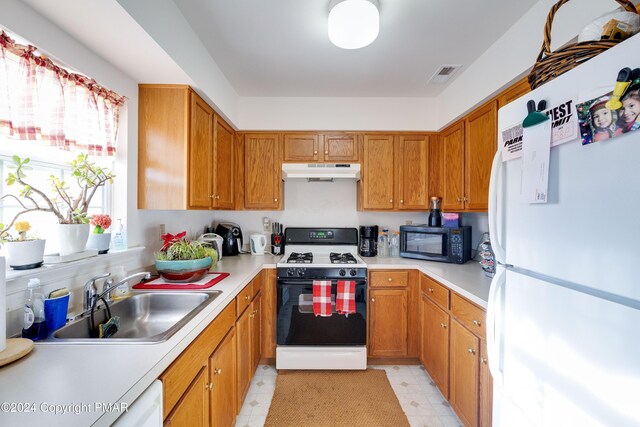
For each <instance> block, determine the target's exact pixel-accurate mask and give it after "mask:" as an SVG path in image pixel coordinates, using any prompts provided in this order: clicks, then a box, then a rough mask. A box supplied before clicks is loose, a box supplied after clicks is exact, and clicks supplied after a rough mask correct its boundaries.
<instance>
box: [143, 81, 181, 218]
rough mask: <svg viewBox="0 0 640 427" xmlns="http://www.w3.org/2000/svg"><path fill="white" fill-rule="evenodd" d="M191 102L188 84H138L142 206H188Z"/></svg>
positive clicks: (162, 207)
mask: <svg viewBox="0 0 640 427" xmlns="http://www.w3.org/2000/svg"><path fill="white" fill-rule="evenodd" d="M190 103H191V97H190V91H189V87H188V86H183V85H181V86H155V85H140V86H139V87H138V208H139V209H186V207H187V176H186V170H187V163H188V158H187V153H188V150H187V141H188V138H189V122H190V116H189V110H190ZM167 159H171V161H168V160H167Z"/></svg>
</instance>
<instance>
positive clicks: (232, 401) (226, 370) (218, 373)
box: [209, 328, 237, 427]
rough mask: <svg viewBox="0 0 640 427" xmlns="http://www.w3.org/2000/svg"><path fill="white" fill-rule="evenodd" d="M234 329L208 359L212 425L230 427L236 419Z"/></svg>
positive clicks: (214, 426)
mask: <svg viewBox="0 0 640 427" xmlns="http://www.w3.org/2000/svg"><path fill="white" fill-rule="evenodd" d="M235 368H236V330H235V328H232V329H231V331H229V333H228V334H227V336H226V338H225V339H224V340H223V341H222V343H221V344H220V346H218V348H217V349H216V351H215V352H214V353H213V354H212V355H211V358H210V359H209V384H210V387H211V423H210V425H211V426H212V427H230V426H233V425H234V423H235V420H236V407H237V404H236V397H237V396H236V370H235Z"/></svg>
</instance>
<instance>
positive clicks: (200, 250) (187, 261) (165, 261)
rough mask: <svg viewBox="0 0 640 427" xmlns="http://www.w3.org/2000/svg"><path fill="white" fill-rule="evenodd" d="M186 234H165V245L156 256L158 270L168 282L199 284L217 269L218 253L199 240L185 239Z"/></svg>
mask: <svg viewBox="0 0 640 427" xmlns="http://www.w3.org/2000/svg"><path fill="white" fill-rule="evenodd" d="M186 234H187V233H186V232H184V231H183V232H181V233H178V234H176V235H175V236H174V235H173V234H169V233H167V234H163V235H162V239H163V240H164V245H162V249H160V252H157V253H156V254H155V257H156V270H158V274H160V276H162V277H163V278H164V279H165V280H166V281H168V282H181V283H185V282H197V281H198V280H200V279H202V278H203V277H204V275H205V274H206V273H207V271H208V270H210V269H212V268H215V266H216V263H217V261H218V253H217V252H216V250H215V249H214V248H212V247H209V246H208V245H206V244H205V243H203V242H199V241H197V240H187V239H185V236H186Z"/></svg>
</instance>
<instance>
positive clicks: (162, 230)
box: [159, 224, 166, 240]
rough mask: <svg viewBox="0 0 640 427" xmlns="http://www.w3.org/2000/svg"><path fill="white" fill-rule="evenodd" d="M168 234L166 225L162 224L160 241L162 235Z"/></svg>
mask: <svg viewBox="0 0 640 427" xmlns="http://www.w3.org/2000/svg"><path fill="white" fill-rule="evenodd" d="M163 234H166V232H165V225H164V224H160V236H159V237H160V240H162V235H163Z"/></svg>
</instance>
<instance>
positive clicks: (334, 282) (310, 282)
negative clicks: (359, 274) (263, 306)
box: [276, 278, 367, 287]
mask: <svg viewBox="0 0 640 427" xmlns="http://www.w3.org/2000/svg"><path fill="white" fill-rule="evenodd" d="M339 280H350V279H346V278H345V279H339ZM353 281H354V282H356V286H362V285H366V284H367V280H366V279H360V280H357V279H354V280H353ZM337 284H338V280H336V279H334V280H332V281H331V285H332V286H333V285H337ZM301 285H304V286H311V285H313V280H295V279H286V280H278V281H277V282H276V287H282V286H301Z"/></svg>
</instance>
